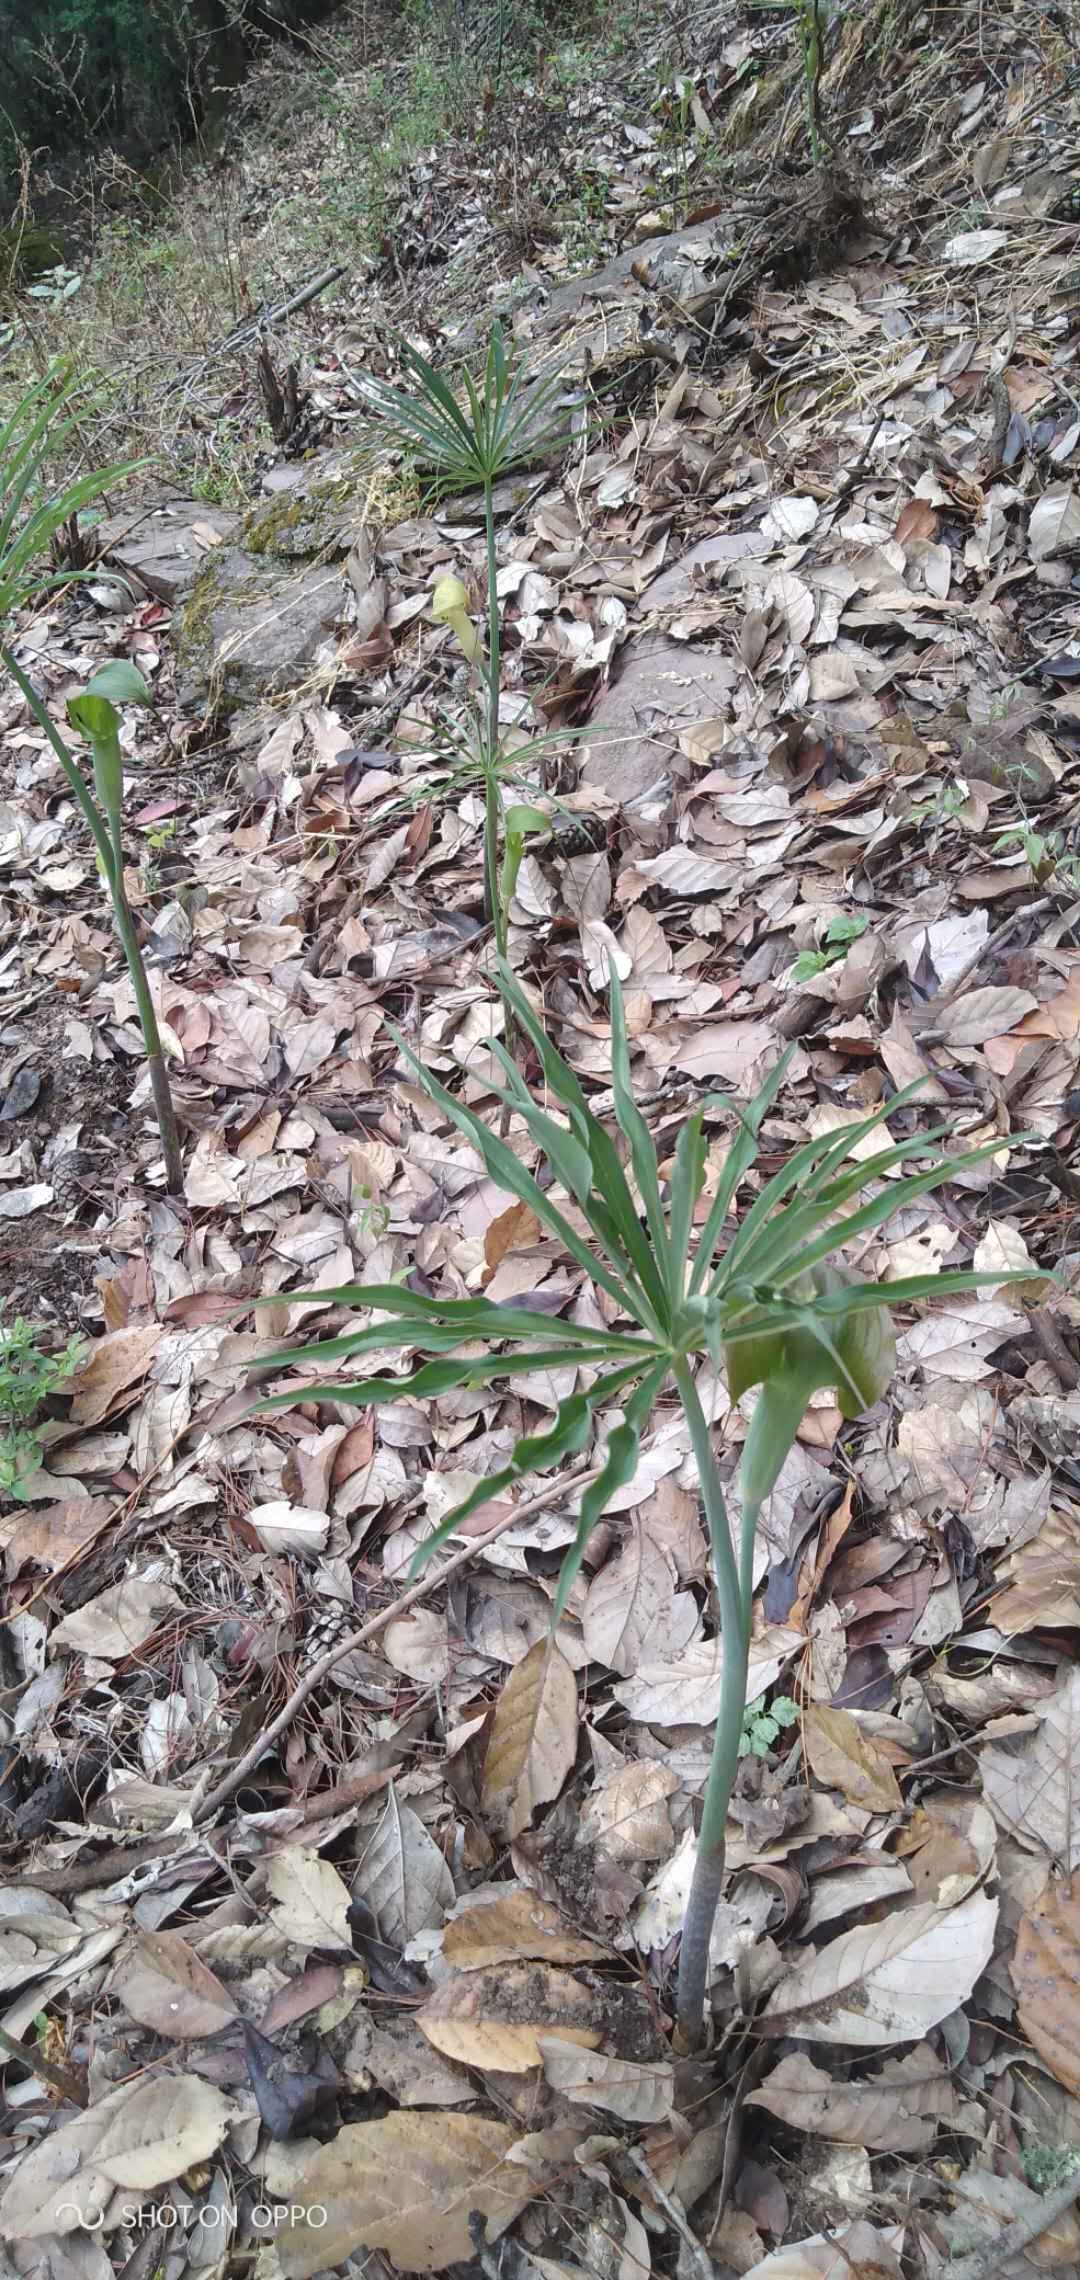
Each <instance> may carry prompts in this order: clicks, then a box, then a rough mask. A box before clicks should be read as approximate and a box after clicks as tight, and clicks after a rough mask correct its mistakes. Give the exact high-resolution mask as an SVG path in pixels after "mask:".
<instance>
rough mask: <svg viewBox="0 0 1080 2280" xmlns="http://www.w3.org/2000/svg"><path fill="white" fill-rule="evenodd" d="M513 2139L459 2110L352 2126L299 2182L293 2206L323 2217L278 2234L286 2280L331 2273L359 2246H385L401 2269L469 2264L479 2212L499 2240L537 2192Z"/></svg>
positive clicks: (297, 2221)
mask: <svg viewBox="0 0 1080 2280" xmlns="http://www.w3.org/2000/svg"><path fill="white" fill-rule="evenodd" d="M514 2138H515V2132H514V2131H513V2130H509V2129H507V2128H506V2126H505V2124H504V2123H502V2122H488V2121H481V2120H480V2119H479V2118H478V2117H477V2116H476V2115H473V2114H458V2113H452V2112H451V2113H443V2112H438V2113H402V2114H388V2115H387V2116H386V2118H385V2120H384V2121H380V2122H350V2123H347V2124H346V2126H345V2128H344V2129H343V2130H339V2132H338V2134H337V2137H336V2138H334V2140H333V2142H332V2143H331V2144H330V2145H324V2146H320V2147H319V2149H318V2152H317V2153H316V2154H315V2155H314V2156H313V2158H312V2160H311V2161H310V2162H309V2163H308V2164H307V2166H306V2167H305V2168H304V2169H303V2170H302V2171H301V2173H300V2175H299V2177H298V2179H297V2180H296V2184H295V2187H294V2190H293V2193H292V2195H291V2199H292V2200H293V2201H294V2202H295V2204H296V2206H297V2207H298V2208H300V2207H303V2208H305V2209H312V2210H314V2211H315V2212H316V2219H315V2222H313V2223H310V2224H309V2223H308V2222H307V2221H306V2218H304V2217H296V2218H290V2219H289V2220H288V2222H287V2223H286V2225H285V2226H284V2228H283V2229H282V2230H281V2231H280V2232H278V2233H277V2234H276V2236H275V2247H276V2251H277V2255H278V2258H279V2261H280V2264H281V2269H282V2271H283V2273H284V2274H285V2276H286V2280H307V2276H308V2274H310V2273H312V2272H326V2271H329V2270H331V2269H332V2268H333V2266H334V2265H337V2264H341V2263H342V2262H343V2261H344V2259H345V2257H347V2256H351V2254H352V2252H353V2250H354V2249H359V2248H363V2249H370V2250H375V2249H381V2250H382V2251H383V2252H384V2254H385V2255H387V2256H388V2257H390V2258H391V2259H392V2261H393V2263H394V2264H395V2265H396V2266H397V2269H398V2271H399V2272H442V2271H443V2270H444V2269H445V2267H446V2266H447V2265H448V2264H457V2263H465V2262H466V2261H468V2262H471V2261H472V2257H473V2241H472V2236H471V2233H470V2231H469V2218H470V2215H471V2214H472V2211H473V2210H474V2209H475V2210H478V2211H479V2212H480V2214H481V2216H483V2217H484V2219H485V2220H486V2233H485V2238H486V2239H487V2240H489V2241H495V2240H498V2238H499V2235H500V2234H501V2233H504V2232H505V2231H506V2228H507V2226H508V2225H511V2224H513V2221H514V2218H515V2217H516V2216H517V2215H518V2214H519V2212H520V2211H521V2210H522V2209H523V2208H524V2207H525V2204H526V2202H527V2201H530V2200H531V2199H532V2196H533V2194H534V2193H535V2192H536V2191H537V2190H538V2180H537V2178H536V2177H535V2176H534V2175H533V2174H532V2173H531V2172H530V2171H529V2170H528V2169H527V2168H524V2167H522V2166H520V2165H519V2166H517V2167H511V2166H510V2164H509V2162H508V2158H507V2157H508V2155H509V2152H510V2148H511V2146H512V2145H513V2143H514ZM324 2215H325V2217H326V2221H325V2222H323V2221H322V2219H323V2217H324Z"/></svg>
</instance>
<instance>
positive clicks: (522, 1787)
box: [482, 1638, 578, 1837]
mask: <svg viewBox="0 0 1080 2280" xmlns="http://www.w3.org/2000/svg"><path fill="white" fill-rule="evenodd" d="M577 1723H578V1708H577V1683H576V1680H575V1678H574V1673H573V1671H572V1670H571V1668H570V1665H569V1663H568V1662H567V1660H566V1657H565V1655H563V1654H560V1652H559V1649H558V1647H557V1645H556V1644H555V1641H554V1640H553V1639H551V1638H547V1639H538V1640H537V1642H536V1645H535V1647H530V1649H529V1652H528V1654H527V1655H526V1656H525V1657H524V1658H523V1660H522V1661H521V1662H519V1663H518V1664H517V1666H516V1668H515V1669H514V1670H512V1671H511V1673H510V1676H509V1678H508V1679H507V1681H506V1684H505V1686H504V1687H503V1690H502V1693H501V1694H500V1696H499V1699H498V1702H497V1703H496V1705H495V1717H494V1720H493V1722H492V1728H491V1739H490V1741H489V1743H488V1752H487V1757H486V1759H485V1761H484V1780H483V1790H482V1802H483V1805H484V1809H485V1811H486V1812H488V1813H490V1814H491V1816H492V1819H493V1821H494V1822H495V1823H496V1824H497V1826H498V1827H500V1828H501V1829H503V1830H504V1831H505V1833H506V1835H507V1836H509V1837H516V1836H519V1835H520V1834H521V1831H522V1829H525V1828H527V1827H528V1825H529V1822H530V1821H531V1820H532V1817H533V1814H534V1812H535V1810H536V1807H537V1806H538V1805H548V1804H550V1803H551V1801H552V1799H553V1798H555V1797H557V1796H558V1794H559V1791H560V1789H561V1788H562V1785H563V1782H564V1781H565V1780H566V1777H567V1774H568V1773H569V1772H570V1770H571V1767H572V1766H573V1763H574V1758H575V1756H576V1754H577Z"/></svg>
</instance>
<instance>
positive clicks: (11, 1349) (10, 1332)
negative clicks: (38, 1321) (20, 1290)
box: [0, 1314, 83, 1504]
mask: <svg viewBox="0 0 1080 2280" xmlns="http://www.w3.org/2000/svg"><path fill="white" fill-rule="evenodd" d="M82 1355H83V1344H82V1340H81V1339H80V1338H69V1340H68V1343H67V1345H66V1346H65V1347H64V1349H63V1352H62V1353H59V1354H47V1353H45V1352H44V1350H43V1348H42V1347H41V1345H40V1343H39V1332H38V1331H37V1330H36V1329H35V1328H34V1325H33V1323H32V1322H27V1321H25V1320H24V1319H23V1316H22V1315H21V1314H17V1315H16V1317H15V1320H14V1321H13V1322H8V1323H4V1322H0V1496H11V1497H14V1499H15V1502H16V1503H17V1504H24V1503H25V1502H26V1490H27V1485H28V1483H29V1481H30V1480H31V1479H32V1477H33V1475H34V1473H36V1472H38V1471H40V1469H41V1434H40V1432H39V1431H37V1430H36V1429H35V1426H34V1419H35V1418H36V1416H37V1414H38V1411H39V1410H40V1408H41V1407H42V1404H43V1403H44V1402H46V1401H47V1400H48V1398H49V1395H50V1394H51V1393H56V1392H58V1390H59V1388H60V1387H61V1386H62V1385H66V1384H67V1381H68V1379H69V1378H70V1377H71V1376H72V1375H73V1374H74V1372H75V1371H76V1370H77V1369H78V1367H79V1363H80V1361H81V1360H82Z"/></svg>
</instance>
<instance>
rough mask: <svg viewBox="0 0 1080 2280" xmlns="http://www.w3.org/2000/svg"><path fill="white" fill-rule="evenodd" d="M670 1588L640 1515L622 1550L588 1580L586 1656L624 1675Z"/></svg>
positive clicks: (669, 1576) (664, 1567) (584, 1623)
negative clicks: (589, 1581) (589, 1582)
mask: <svg viewBox="0 0 1080 2280" xmlns="http://www.w3.org/2000/svg"><path fill="white" fill-rule="evenodd" d="M674 1588H675V1579H674V1576H673V1573H672V1570H671V1569H670V1567H669V1566H668V1563H667V1560H666V1559H665V1557H664V1554H663V1552H662V1551H661V1549H660V1546H659V1545H658V1544H656V1543H654V1541H653V1538H652V1536H651V1535H650V1533H649V1530H648V1527H647V1526H646V1525H645V1524H644V1522H643V1521H642V1519H641V1518H640V1517H639V1518H637V1519H635V1521H634V1523H633V1525H632V1527H631V1531H630V1534H629V1535H628V1537H627V1538H626V1541H625V1543H624V1544H623V1545H622V1547H621V1549H620V1550H619V1551H618V1552H617V1553H616V1554H615V1557H614V1559H610V1560H605V1562H604V1565H603V1567H602V1568H601V1569H600V1570H599V1572H598V1573H597V1574H596V1575H595V1576H594V1577H593V1580H592V1582H591V1584H590V1585H589V1591H588V1596H587V1598H586V1601H585V1605H584V1608H583V1609H582V1615H581V1629H582V1636H583V1638H584V1641H585V1650H586V1653H587V1655H588V1657H589V1661H590V1662H597V1663H603V1664H604V1665H605V1666H606V1668H607V1669H608V1670H616V1671H618V1673H619V1676H620V1678H628V1677H629V1676H630V1674H631V1672H632V1671H635V1670H636V1669H637V1667H638V1663H639V1661H640V1659H641V1652H642V1649H643V1647H644V1646H645V1644H646V1641H647V1640H648V1637H649V1633H650V1632H651V1631H652V1630H654V1629H655V1626H656V1622H657V1618H658V1616H659V1615H660V1613H661V1610H662V1609H663V1607H664V1606H665V1605H666V1603H667V1602H668V1601H669V1600H670V1599H671V1596H672V1592H673V1590H674Z"/></svg>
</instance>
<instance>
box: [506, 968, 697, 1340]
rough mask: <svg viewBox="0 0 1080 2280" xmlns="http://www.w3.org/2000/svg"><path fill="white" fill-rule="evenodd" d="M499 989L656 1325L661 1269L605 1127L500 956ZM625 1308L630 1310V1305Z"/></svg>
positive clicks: (662, 1291)
mask: <svg viewBox="0 0 1080 2280" xmlns="http://www.w3.org/2000/svg"><path fill="white" fill-rule="evenodd" d="M499 988H500V991H501V993H502V996H503V997H504V998H505V999H506V1001H507V1003H508V1004H509V1006H510V1007H511V1010H512V1012H513V1015H514V1019H515V1021H516V1023H517V1026H518V1029H519V1030H520V1031H521V1032H522V1033H523V1034H524V1035H525V1036H526V1037H528V1038H529V1040H530V1042H531V1043H532V1044H533V1045H534V1046H535V1048H536V1051H537V1054H538V1055H539V1059H540V1066H541V1068H542V1069H543V1072H544V1079H545V1082H546V1084H547V1085H548V1087H549V1090H550V1091H551V1092H553V1093H554V1095H555V1097H556V1099H557V1100H559V1101H561V1102H562V1105H563V1107H564V1108H565V1109H567V1111H568V1112H569V1116H570V1121H571V1124H572V1125H573V1127H574V1129H575V1131H576V1132H577V1135H578V1138H579V1139H580V1140H581V1141H582V1142H583V1144H584V1146H585V1147H586V1148H587V1149H588V1152H589V1157H590V1160H591V1163H592V1169H593V1182H594V1189H595V1195H596V1197H598V1198H599V1199H600V1201H601V1204H603V1203H606V1204H607V1206H608V1210H609V1212H610V1214H611V1215H612V1216H613V1218H614V1220H615V1222H616V1225H617V1228H618V1231H619V1235H620V1238H621V1242H622V1247H623V1251H624V1254H625V1259H626V1261H627V1262H629V1264H630V1265H631V1266H632V1268H633V1272H634V1274H635V1275H636V1277H637V1281H638V1284H639V1286H640V1288H641V1290H642V1291H643V1292H644V1293H645V1294H646V1295H647V1297H648V1300H649V1304H650V1310H651V1313H652V1316H653V1325H652V1326H653V1327H657V1328H658V1327H660V1325H661V1324H662V1323H663V1321H664V1316H665V1312H666V1303H665V1301H666V1287H667V1286H666V1282H665V1279H664V1276H663V1273H662V1254H661V1258H660V1259H659V1260H658V1259H657V1258H656V1257H655V1256H654V1253H653V1251H652V1250H651V1249H650V1246H649V1243H648V1240H647V1238H646V1236H645V1234H644V1232H643V1230H642V1228H641V1225H640V1223H639V1220H638V1215H637V1207H636V1205H635V1203H634V1199H633V1196H632V1195H631V1193H630V1187H629V1183H628V1181H627V1178H626V1174H625V1172H624V1171H623V1168H622V1164H621V1163H620V1161H619V1155H618V1151H617V1149H616V1147H615V1144H614V1141H613V1140H612V1139H611V1137H610V1135H609V1134H608V1133H607V1132H605V1130H604V1127H603V1125H602V1124H601V1123H600V1120H599V1118H598V1117H597V1116H595V1115H594V1114H593V1111H592V1109H591V1108H590V1106H589V1103H588V1101H587V1100H586V1098H585V1094H584V1092H583V1091H582V1088H581V1086H580V1084H579V1083H578V1080H577V1077H576V1076H575V1074H574V1071H573V1070H572V1069H571V1068H570V1067H569V1066H568V1064H567V1063H566V1062H565V1061H564V1060H563V1058H562V1055H561V1053H558V1052H556V1049H555V1047H554V1045H553V1044H552V1042H551V1039H550V1038H549V1036H548V1034H547V1032H546V1030H545V1029H544V1027H543V1024H542V1023H541V1022H539V1021H538V1020H537V1018H536V1015H535V1013H534V1012H533V1009H532V1006H531V1005H530V1003H529V1000H528V998H527V997H526V995H525V992H524V990H523V989H522V988H521V987H520V984H519V983H518V980H517V977H516V975H515V974H514V972H513V970H512V968H511V967H509V966H508V965H507V964H506V963H505V961H504V960H500V961H499ZM595 1208H596V1207H595V1202H594V1200H593V1199H592V1198H590V1199H589V1200H588V1201H585V1202H583V1204H582V1209H583V1211H584V1212H585V1213H586V1216H587V1217H588V1219H589V1222H590V1225H592V1226H594V1227H595V1230H596V1234H597V1238H598V1240H599V1241H601V1242H602V1243H603V1244H604V1248H605V1250H607V1252H608V1256H609V1257H611V1256H612V1247H611V1244H610V1242H609V1240H608V1238H607V1233H606V1230H607V1229H608V1228H609V1227H610V1221H609V1220H608V1219H607V1218H606V1216H605V1214H604V1213H603V1212H602V1211H601V1213H600V1214H599V1222H598V1220H597V1218H595V1217H594V1212H595ZM631 1311H636V1310H635V1309H631Z"/></svg>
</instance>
